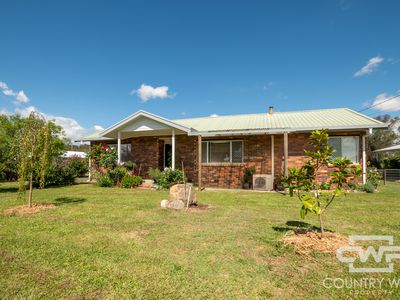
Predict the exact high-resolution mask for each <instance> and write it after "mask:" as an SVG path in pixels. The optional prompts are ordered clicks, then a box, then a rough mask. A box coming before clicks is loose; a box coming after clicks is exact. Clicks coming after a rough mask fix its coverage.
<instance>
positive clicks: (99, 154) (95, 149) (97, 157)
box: [88, 145, 118, 169]
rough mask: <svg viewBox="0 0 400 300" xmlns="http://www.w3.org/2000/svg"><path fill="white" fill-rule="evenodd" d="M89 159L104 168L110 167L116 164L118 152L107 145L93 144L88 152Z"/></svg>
mask: <svg viewBox="0 0 400 300" xmlns="http://www.w3.org/2000/svg"><path fill="white" fill-rule="evenodd" d="M88 157H89V159H92V160H93V162H94V163H95V164H96V165H98V166H100V167H102V168H106V169H112V168H114V167H115V166H116V165H117V160H118V153H117V150H116V149H114V148H111V147H109V146H102V145H93V146H92V147H91V149H90V151H89V152H88Z"/></svg>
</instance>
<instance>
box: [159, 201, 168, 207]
mask: <svg viewBox="0 0 400 300" xmlns="http://www.w3.org/2000/svg"><path fill="white" fill-rule="evenodd" d="M168 203H169V201H168V200H161V208H168Z"/></svg>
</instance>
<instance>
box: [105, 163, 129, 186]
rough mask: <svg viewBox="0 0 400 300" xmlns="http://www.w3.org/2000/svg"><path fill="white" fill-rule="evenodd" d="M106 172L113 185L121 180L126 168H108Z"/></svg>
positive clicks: (126, 171)
mask: <svg viewBox="0 0 400 300" xmlns="http://www.w3.org/2000/svg"><path fill="white" fill-rule="evenodd" d="M107 174H108V175H109V176H110V178H111V180H112V181H113V183H114V185H115V184H117V182H118V181H121V179H122V178H123V177H124V176H126V175H128V170H127V169H126V168H125V167H116V168H114V169H110V170H108V172H107Z"/></svg>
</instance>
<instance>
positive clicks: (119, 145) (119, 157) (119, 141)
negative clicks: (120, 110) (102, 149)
mask: <svg viewBox="0 0 400 300" xmlns="http://www.w3.org/2000/svg"><path fill="white" fill-rule="evenodd" d="M117 152H118V164H120V163H121V132H120V131H118V147H117Z"/></svg>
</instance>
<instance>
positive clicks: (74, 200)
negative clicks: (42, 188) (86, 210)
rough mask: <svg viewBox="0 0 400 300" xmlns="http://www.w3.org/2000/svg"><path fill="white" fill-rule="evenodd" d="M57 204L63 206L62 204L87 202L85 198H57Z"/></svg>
mask: <svg viewBox="0 0 400 300" xmlns="http://www.w3.org/2000/svg"><path fill="white" fill-rule="evenodd" d="M54 201H55V202H56V205H62V204H71V203H82V202H85V201H86V199H85V198H79V197H60V198H56V199H55V200H54Z"/></svg>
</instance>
